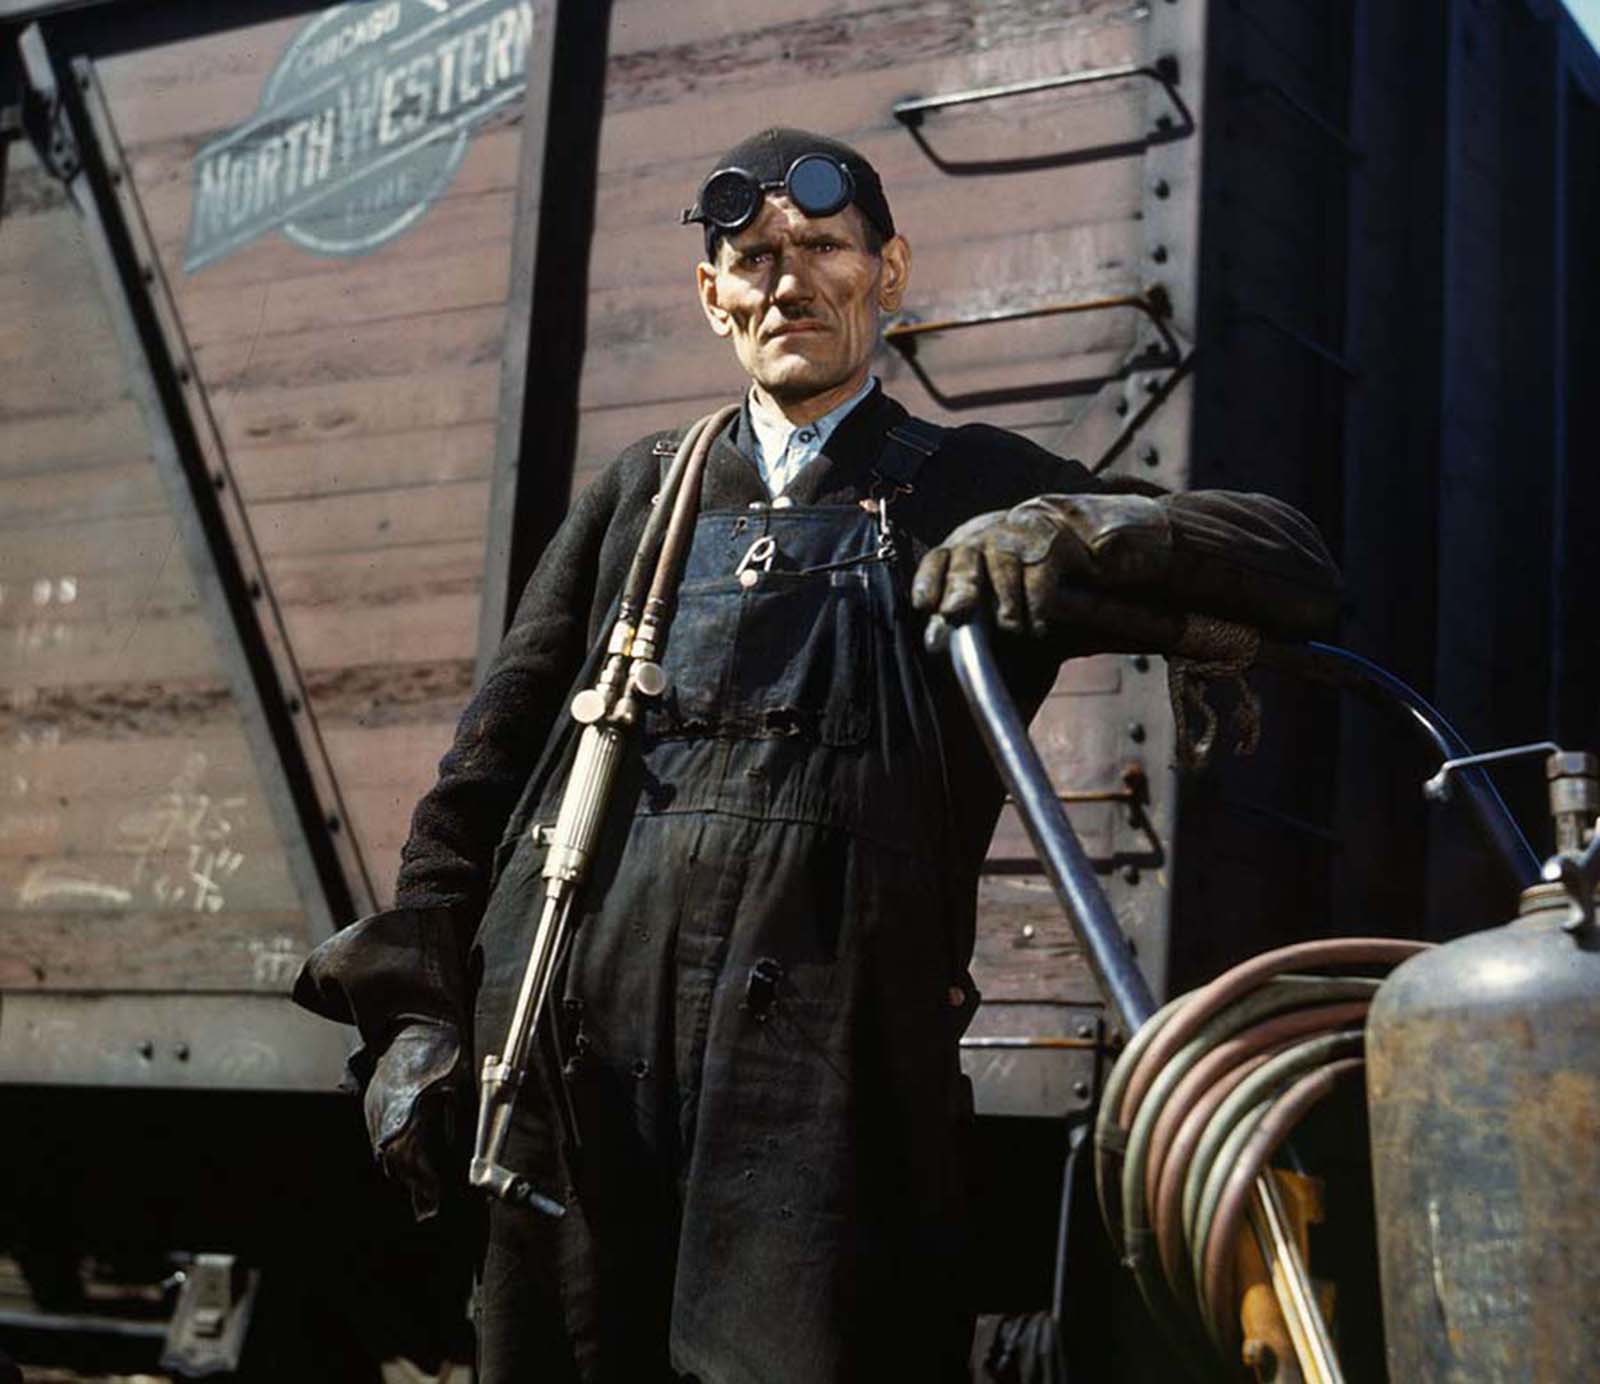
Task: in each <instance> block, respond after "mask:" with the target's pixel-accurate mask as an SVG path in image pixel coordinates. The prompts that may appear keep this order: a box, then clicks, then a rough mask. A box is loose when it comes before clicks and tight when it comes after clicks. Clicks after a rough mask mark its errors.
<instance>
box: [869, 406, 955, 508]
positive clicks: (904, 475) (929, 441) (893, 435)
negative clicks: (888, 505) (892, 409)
mask: <svg viewBox="0 0 1600 1384" xmlns="http://www.w3.org/2000/svg"><path fill="white" fill-rule="evenodd" d="M948 431H949V429H948V428H942V427H940V426H939V424H937V423H929V422H927V421H925V420H924V419H921V418H905V419H902V420H901V421H900V422H898V423H896V424H895V425H894V427H892V428H890V429H889V432H888V436H887V437H885V439H884V444H883V451H882V452H880V453H879V454H878V461H877V465H875V466H874V467H873V468H872V469H873V474H874V475H876V476H877V478H878V479H879V480H880V481H885V482H887V483H888V484H889V485H892V486H894V487H895V488H896V489H897V490H910V489H911V488H912V485H913V482H915V480H916V478H917V473H918V472H919V471H921V470H922V467H923V465H924V463H926V462H927V461H928V459H929V458H930V457H933V456H936V455H937V454H938V451H939V448H940V447H942V446H943V445H944V437H945V433H947V432H948Z"/></svg>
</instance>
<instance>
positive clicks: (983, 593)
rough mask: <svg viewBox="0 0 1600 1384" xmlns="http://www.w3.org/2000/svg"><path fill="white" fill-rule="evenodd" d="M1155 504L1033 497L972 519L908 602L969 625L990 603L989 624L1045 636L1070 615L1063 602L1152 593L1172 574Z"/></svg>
mask: <svg viewBox="0 0 1600 1384" xmlns="http://www.w3.org/2000/svg"><path fill="white" fill-rule="evenodd" d="M1171 557H1172V534H1171V529H1170V527H1169V525H1168V523H1167V516H1166V511H1165V509H1164V508H1163V504H1162V501H1160V500H1155V499H1151V498H1149V497H1148V496H1144V495H1039V496H1036V497H1034V498H1033V499H1031V500H1024V501H1023V502H1022V503H1021V504H1020V505H1017V506H1016V507H1015V508H1013V509H1011V510H1007V511H1000V510H996V511H994V512H992V513H989V514H980V515H978V516H977V518H975V519H969V520H967V522H966V523H964V524H962V525H961V526H960V527H959V528H957V529H956V530H955V531H954V532H952V533H951V535H950V536H949V537H948V538H947V539H945V541H944V542H943V543H942V544H940V546H939V547H937V548H934V549H932V550H931V551H930V552H929V553H928V554H927V555H926V556H925V557H924V558H923V559H922V563H921V565H920V566H919V567H918V568H917V576H916V581H915V582H914V583H913V585H912V588H911V601H912V604H913V605H914V606H915V607H916V609H917V610H919V611H921V612H923V613H924V614H926V615H932V614H935V613H937V614H939V615H942V616H944V618H945V619H947V620H949V621H951V622H952V623H960V622H961V621H963V620H966V619H969V618H970V617H971V616H972V615H973V613H974V612H976V611H977V610H978V609H979V608H980V606H981V605H982V603H983V602H984V601H985V600H986V599H987V598H988V597H990V596H991V595H992V597H993V601H994V618H995V623H996V624H997V625H998V626H999V627H1000V628H1001V629H1003V630H1007V631H1009V632H1010V633H1012V634H1033V635H1036V636H1043V635H1045V634H1046V633H1048V632H1049V631H1050V630H1051V628H1052V627H1053V626H1054V625H1055V624H1057V623H1058V622H1059V619H1060V617H1062V616H1063V615H1065V614H1067V611H1066V609H1065V605H1066V604H1071V602H1070V599H1069V598H1065V597H1064V593H1065V592H1067V591H1069V590H1070V589H1071V588H1073V587H1077V588H1079V589H1083V588H1088V589H1091V590H1134V589H1138V588H1146V589H1156V588H1159V586H1160V585H1161V584H1162V582H1163V581H1164V580H1165V579H1166V576H1167V573H1168V570H1169V568H1170V565H1171Z"/></svg>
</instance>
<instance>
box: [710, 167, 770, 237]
mask: <svg viewBox="0 0 1600 1384" xmlns="http://www.w3.org/2000/svg"><path fill="white" fill-rule="evenodd" d="M760 206H761V188H760V186H759V185H758V184H757V182H756V180H755V179H754V178H752V177H751V176H750V175H749V174H748V173H746V172H745V171H744V169H742V168H724V169H723V170H722V171H721V172H720V173H713V174H712V175H711V176H710V177H709V178H708V179H707V180H706V185H705V187H703V188H702V189H701V190H700V212H701V215H702V216H704V217H705V219H706V220H707V221H709V222H710V223H711V224H712V225H713V226H720V227H721V228H722V229H723V230H725V231H739V230H743V229H744V228H745V227H746V226H748V225H749V224H750V223H751V222H752V221H754V220H755V219H756V212H757V210H759V208H760Z"/></svg>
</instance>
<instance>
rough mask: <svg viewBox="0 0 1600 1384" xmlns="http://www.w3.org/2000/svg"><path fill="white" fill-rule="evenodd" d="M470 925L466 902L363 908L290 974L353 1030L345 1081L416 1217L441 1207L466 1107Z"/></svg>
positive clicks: (309, 1003) (322, 1009) (317, 1005)
mask: <svg viewBox="0 0 1600 1384" xmlns="http://www.w3.org/2000/svg"><path fill="white" fill-rule="evenodd" d="M474 925H475V916H474V914H473V913H472V911H471V910H469V909H466V908H459V909H458V908H455V907H438V908H406V907H398V908H390V909H385V910H383V911H382V912H379V913H373V914H369V915H368V916H367V917H365V918H360V919H358V920H357V921H356V922H353V923H351V924H350V925H349V926H348V927H345V928H341V929H340V930H339V931H338V932H336V933H334V934H333V936H332V937H330V938H328V939H327V941H325V942H323V943H322V944H321V945H320V946H318V947H317V948H315V949H314V950H313V951H312V953H311V955H310V956H308V957H307V958H306V961H305V964H304V965H303V966H302V967H301V968H300V974H299V975H297V976H296V977H295V982H294V992H293V994H294V1001H295V1003H296V1004H298V1005H300V1006H302V1007H303V1008H305V1009H309V1010H310V1011H311V1012H312V1013H313V1014H320V1015H321V1016H322V1017H323V1018H325V1019H332V1020H334V1021H335V1022H337V1023H343V1024H354V1025H355V1026H356V1028H357V1029H358V1030H359V1031H360V1034H361V1046H360V1047H359V1048H358V1049H357V1051H356V1052H355V1053H354V1054H353V1055H352V1056H351V1058H350V1060H349V1063H348V1066H349V1086H350V1088H351V1089H354V1090H360V1091H363V1092H364V1097H363V1105H364V1108H365V1112H366V1117H367V1132H368V1134H370V1135H371V1136H372V1151H373V1153H374V1154H375V1155H377V1157H378V1159H379V1161H380V1162H381V1163H382V1164H383V1167H384V1171H385V1172H387V1173H388V1174H389V1176H391V1177H393V1178H395V1179H396V1180H397V1181H400V1182H403V1183H404V1184H405V1185H406V1186H407V1187H408V1188H410V1190H411V1204H412V1209H413V1210H414V1211H415V1212H416V1215H417V1219H418V1220H426V1219H428V1218H429V1217H430V1216H432V1215H434V1214H435V1212H437V1211H438V1209H439V1201H440V1192H441V1174H442V1173H443V1172H444V1171H445V1170H446V1169H447V1168H449V1167H450V1162H451V1153H450V1150H451V1148H452V1145H453V1141H454V1136H455V1132H456V1129H455V1127H456V1125H457V1124H458V1123H460V1122H461V1120H462V1119H463V1118H464V1117H465V1118H470V1117H466V1116H465V1112H466V1111H469V1110H470V1109H471V1108H472V1105H471V1101H472V1097H473V1083H472V1076H471V1072H470V1070H469V1067H470V1062H469V1060H468V1059H467V1057H466V1055H465V1052H464V1050H463V1049H464V1045H463V1043H462V1040H461V1035H462V1033H463V1032H464V1031H466V1029H465V1026H466V1023H467V1019H466V1014H467V1012H468V1002H467V993H468V986H467V979H466V974H465V969H464V963H463V960H462V958H463V954H464V952H465V947H464V945H463V944H462V942H461V938H462V937H463V936H467V935H470V932H471V928H472V927H473V926H474ZM455 1161H457V1162H459V1159H456V1160H455ZM451 1180H452V1181H459V1180H460V1179H459V1178H452V1179H451Z"/></svg>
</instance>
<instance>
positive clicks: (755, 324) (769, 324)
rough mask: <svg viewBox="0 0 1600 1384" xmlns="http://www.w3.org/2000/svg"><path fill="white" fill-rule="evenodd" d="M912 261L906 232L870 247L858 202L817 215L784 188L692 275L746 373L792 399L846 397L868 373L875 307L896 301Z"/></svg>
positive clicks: (782, 399)
mask: <svg viewBox="0 0 1600 1384" xmlns="http://www.w3.org/2000/svg"><path fill="white" fill-rule="evenodd" d="M910 267H911V251H910V247H909V246H908V245H907V244H906V242H905V240H904V239H903V238H902V237H900V236H895V237H893V238H892V239H891V240H889V241H888V242H886V243H885V244H884V246H883V248H882V249H881V250H880V251H879V253H877V254H873V253H871V252H870V251H869V250H868V249H867V235H866V222H865V220H864V218H863V217H862V215H861V213H860V212H859V211H857V210H856V209H855V207H853V206H849V207H846V208H845V209H844V210H843V211H841V212H838V213H837V214H835V215H833V216H822V217H815V218H813V217H809V216H807V215H806V214H805V213H804V212H802V211H800V210H799V208H797V207H796V206H795V205H794V204H793V203H792V202H790V200H789V199H788V198H787V197H785V196H782V195H781V194H780V195H778V196H773V197H768V198H767V199H766V200H765V201H764V202H763V203H762V206H761V212H760V214H759V215H758V216H757V217H756V219H755V220H754V221H753V222H751V223H750V225H748V226H746V227H745V228H744V230H742V231H740V232H738V233H737V234H736V235H733V236H725V237H724V238H723V240H722V242H721V244H719V245H718V246H717V257H716V263H715V264H709V263H701V264H700V265H699V266H698V267H697V268H696V270H695V280H696V283H697V285H698V287H699V290H700V302H701V305H702V306H703V307H704V308H705V313H706V317H707V319H708V320H709V321H710V323H711V329H712V331H714V332H716V334H717V335H718V336H725V337H729V338H731V339H732V341H733V349H734V352H735V354H737V355H738V357H739V364H740V365H742V366H743V367H744V369H745V373H746V374H748V375H749V376H750V378H751V379H753V380H754V381H755V382H756V384H757V386H758V387H759V388H761V389H762V390H764V391H765V392H766V393H767V394H768V395H770V396H771V397H772V398H773V399H775V400H777V401H778V402H779V403H785V404H794V403H799V402H801V401H803V400H807V399H818V398H821V397H822V396H826V395H837V396H838V397H839V398H840V399H843V398H847V397H848V396H849V395H850V394H851V393H853V392H854V390H855V389H856V388H857V387H859V386H860V384H861V383H862V382H863V381H864V380H865V379H866V376H867V368H868V364H869V362H870V361H871V359H872V352H873V349H874V347H875V346H876V345H877V339H878V316H879V314H880V313H882V312H892V311H894V309H895V308H897V307H899V305H900V300H901V298H902V297H903V295H904V293H905V286H906V279H907V276H908V274H909V272H910Z"/></svg>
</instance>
